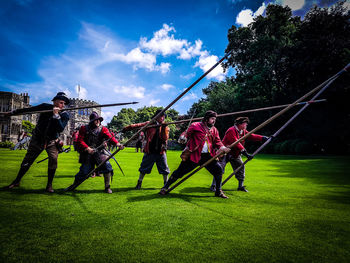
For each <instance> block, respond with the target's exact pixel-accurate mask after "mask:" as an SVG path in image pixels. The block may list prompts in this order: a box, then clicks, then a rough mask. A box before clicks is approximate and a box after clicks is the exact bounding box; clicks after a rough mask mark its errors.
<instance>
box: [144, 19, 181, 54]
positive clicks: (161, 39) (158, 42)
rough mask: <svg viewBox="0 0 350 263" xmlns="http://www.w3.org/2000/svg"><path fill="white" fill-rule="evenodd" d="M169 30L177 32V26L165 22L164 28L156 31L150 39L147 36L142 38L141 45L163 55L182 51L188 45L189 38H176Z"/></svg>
mask: <svg viewBox="0 0 350 263" xmlns="http://www.w3.org/2000/svg"><path fill="white" fill-rule="evenodd" d="M169 32H176V31H175V28H174V27H170V26H168V25H167V24H163V28H162V29H160V30H158V31H156V32H155V33H154V34H153V38H151V39H150V40H149V41H147V38H145V37H143V38H141V39H140V47H141V48H144V49H146V50H148V51H150V52H152V53H155V54H162V55H163V56H167V55H172V54H177V53H180V51H181V49H182V48H183V47H184V46H187V45H188V42H187V40H182V39H175V37H174V35H170V36H169Z"/></svg>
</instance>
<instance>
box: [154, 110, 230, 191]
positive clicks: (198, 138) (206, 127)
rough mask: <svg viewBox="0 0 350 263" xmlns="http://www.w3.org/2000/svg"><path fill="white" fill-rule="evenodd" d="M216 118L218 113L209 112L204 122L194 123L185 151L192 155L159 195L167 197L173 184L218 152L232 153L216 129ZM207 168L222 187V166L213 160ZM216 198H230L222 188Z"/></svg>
mask: <svg viewBox="0 0 350 263" xmlns="http://www.w3.org/2000/svg"><path fill="white" fill-rule="evenodd" d="M216 116H217V114H216V112H214V111H211V110H210V111H207V112H206V113H205V115H204V118H203V120H202V122H195V123H192V124H191V126H190V127H189V128H188V130H187V133H186V138H187V140H188V141H187V145H186V148H185V150H184V151H189V153H190V155H189V157H188V159H186V158H183V160H182V162H181V163H180V166H179V167H178V168H177V170H175V171H174V172H173V173H172V175H171V177H170V178H169V180H168V182H167V183H166V184H165V185H164V186H163V188H162V190H161V191H160V193H159V194H161V195H165V194H166V193H167V192H166V191H167V189H168V188H169V187H170V185H171V184H173V183H174V182H175V181H176V180H177V179H179V178H181V177H183V176H184V175H185V174H187V173H189V172H190V171H192V170H193V169H194V168H196V167H197V166H199V165H202V164H203V163H205V162H207V161H208V160H209V159H211V158H212V157H213V156H215V153H216V150H218V151H219V152H225V153H227V152H229V151H230V149H229V148H227V147H225V146H224V144H223V143H222V142H221V140H220V137H219V132H218V130H217V129H216V128H215V127H214V124H215V121H216ZM205 168H206V169H207V170H208V171H209V172H210V173H211V174H212V175H213V176H214V178H215V181H216V184H217V185H219V186H221V180H222V168H221V166H220V164H219V163H218V162H217V161H216V160H213V161H212V162H211V163H209V164H208V165H207V166H206V167H205ZM215 196H217V197H221V198H228V197H227V196H226V195H225V194H224V192H223V191H222V190H221V187H217V188H216V192H215Z"/></svg>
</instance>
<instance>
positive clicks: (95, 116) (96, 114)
mask: <svg viewBox="0 0 350 263" xmlns="http://www.w3.org/2000/svg"><path fill="white" fill-rule="evenodd" d="M89 118H90V122H94V121H95V120H100V122H102V121H103V118H102V117H100V116H99V115H98V113H97V112H96V111H93V112H92V113H91V114H90V116H89Z"/></svg>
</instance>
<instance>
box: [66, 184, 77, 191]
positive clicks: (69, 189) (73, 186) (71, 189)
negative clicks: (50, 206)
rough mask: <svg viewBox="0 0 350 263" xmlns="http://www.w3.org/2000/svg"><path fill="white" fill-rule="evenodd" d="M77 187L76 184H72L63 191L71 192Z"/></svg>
mask: <svg viewBox="0 0 350 263" xmlns="http://www.w3.org/2000/svg"><path fill="white" fill-rule="evenodd" d="M75 188H76V185H75V184H72V185H70V186H68V187H67V188H66V189H64V190H63V192H70V191H73V190H74V189H75Z"/></svg>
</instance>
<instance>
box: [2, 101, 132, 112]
mask: <svg viewBox="0 0 350 263" xmlns="http://www.w3.org/2000/svg"><path fill="white" fill-rule="evenodd" d="M137 103H138V102H136V101H133V102H121V103H111V104H101V105H91V106H81V107H74V108H64V109H62V110H61V111H71V110H80V109H89V108H103V107H113V106H123V105H129V104H137ZM45 112H52V110H38V111H29V112H24V113H14V114H11V116H16V115H25V114H34V113H45ZM7 113H8V112H0V115H1V114H7Z"/></svg>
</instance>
